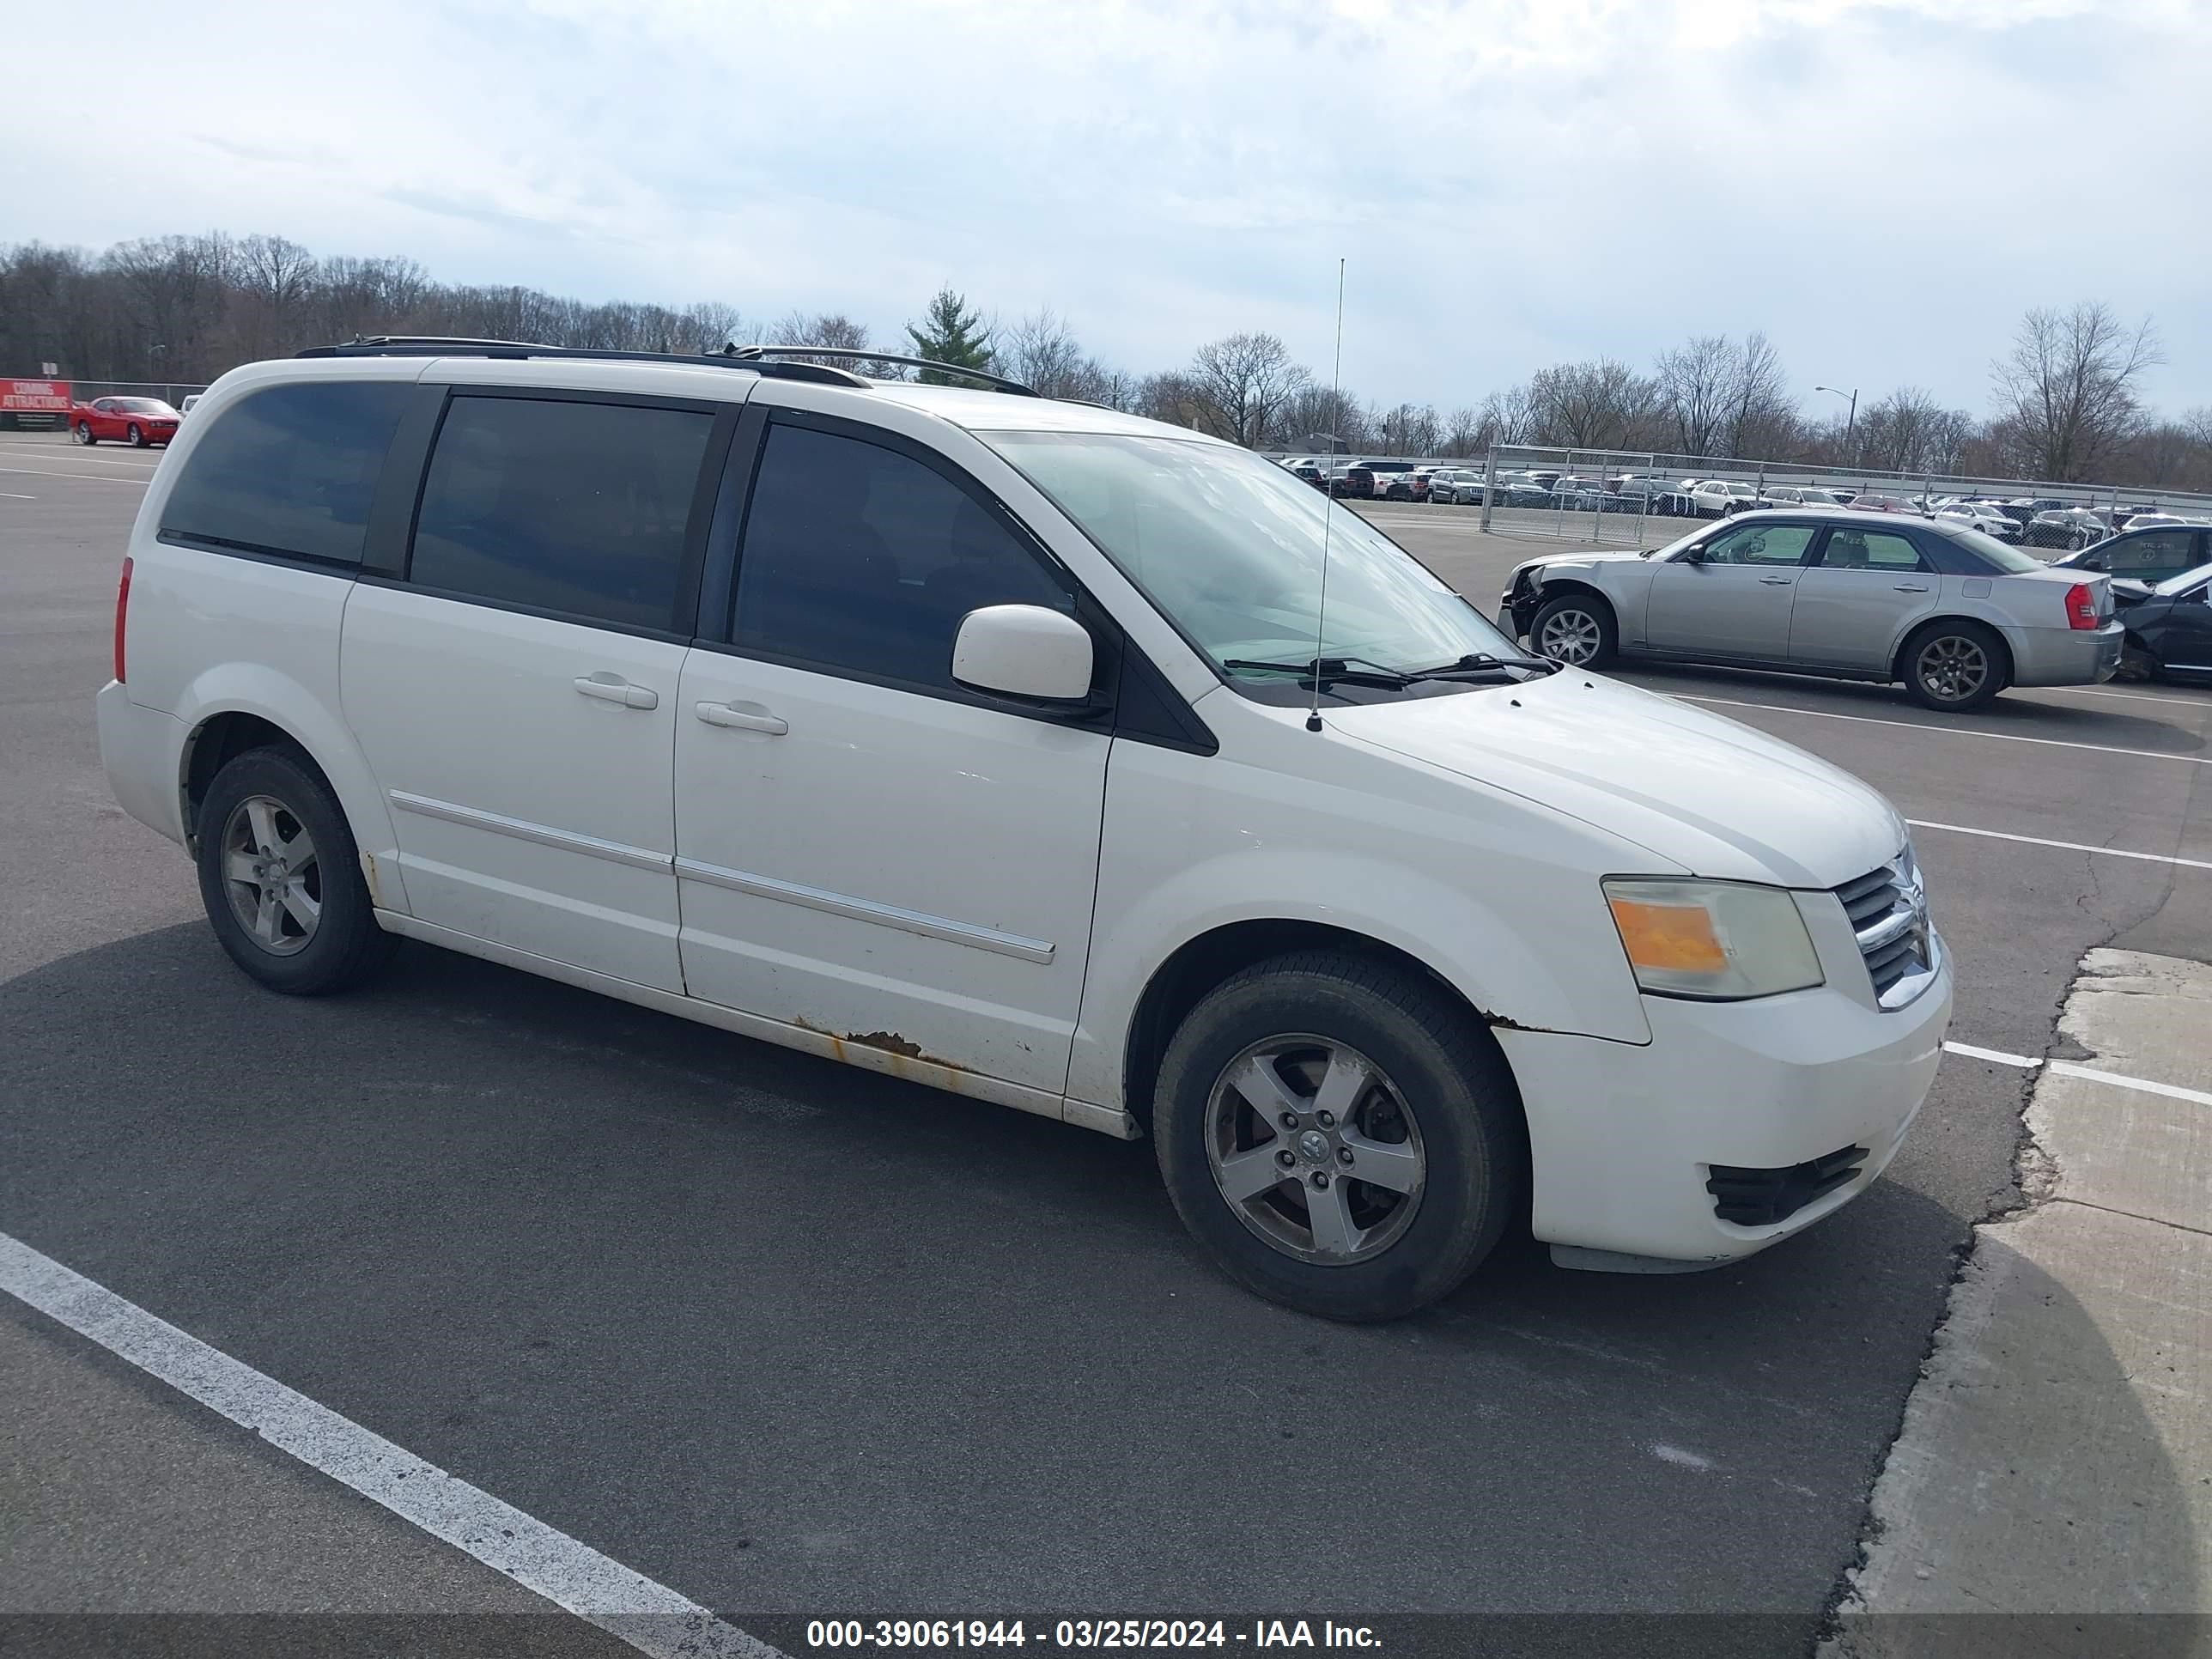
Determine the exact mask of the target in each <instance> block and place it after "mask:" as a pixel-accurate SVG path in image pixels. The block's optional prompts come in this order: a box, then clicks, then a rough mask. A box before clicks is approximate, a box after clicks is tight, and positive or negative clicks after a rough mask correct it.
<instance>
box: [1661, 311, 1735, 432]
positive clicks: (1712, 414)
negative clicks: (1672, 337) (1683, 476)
mask: <svg viewBox="0 0 2212 1659" xmlns="http://www.w3.org/2000/svg"><path fill="white" fill-rule="evenodd" d="M1740 369H1741V353H1740V352H1738V351H1737V349H1736V348H1735V343H1734V342H1733V341H1731V340H1730V339H1729V337H1727V336H1726V335H1725V334H1700V335H1697V336H1695V337H1692V339H1691V340H1690V341H1689V342H1688V343H1686V344H1684V345H1682V346H1680V347H1678V348H1677V349H1674V350H1673V351H1662V352H1661V353H1660V354H1659V363H1658V370H1659V374H1658V381H1659V397H1660V400H1661V402H1662V404H1664V405H1665V408H1666V410H1667V414H1668V418H1669V419H1670V420H1671V421H1672V422H1674V442H1675V445H1676V447H1677V448H1678V449H1679V450H1680V452H1681V453H1683V454H1685V455H1711V454H1714V453H1717V450H1718V447H1719V446H1720V443H1721V441H1722V440H1721V434H1722V432H1723V430H1725V429H1726V427H1727V423H1728V419H1729V410H1731V408H1732V407H1733V405H1734V404H1735V390H1736V386H1737V382H1738V380H1739V378H1740Z"/></svg>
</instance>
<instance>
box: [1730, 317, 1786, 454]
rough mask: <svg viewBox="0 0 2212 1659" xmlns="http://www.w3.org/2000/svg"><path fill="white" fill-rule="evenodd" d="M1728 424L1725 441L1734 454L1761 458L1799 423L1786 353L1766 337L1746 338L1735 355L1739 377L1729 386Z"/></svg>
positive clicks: (1761, 335) (1759, 335)
mask: <svg viewBox="0 0 2212 1659" xmlns="http://www.w3.org/2000/svg"><path fill="white" fill-rule="evenodd" d="M1727 416H1728V423H1727V426H1726V428H1725V429H1724V431H1723V442H1724V443H1725V445H1726V446H1727V451H1728V453H1729V454H1731V455H1759V454H1764V453H1766V447H1767V446H1770V445H1772V444H1773V440H1774V437H1775V435H1777V434H1778V432H1779V431H1780V430H1782V429H1786V428H1789V427H1794V426H1795V425H1796V405H1795V404H1793V403H1792V402H1791V400H1790V382H1789V379H1788V377H1787V376H1786V375H1784V374H1783V372H1782V354H1781V353H1780V352H1778V351H1777V350H1776V349H1774V343H1773V342H1772V341H1771V340H1769V339H1768V338H1767V337H1766V336H1765V335H1764V334H1761V333H1758V332H1753V333H1750V334H1747V335H1745V336H1744V339H1743V344H1742V346H1741V348H1740V349H1738V350H1737V352H1736V354H1735V380H1734V381H1733V383H1732V384H1731V385H1730V386H1729V404H1728V410H1727Z"/></svg>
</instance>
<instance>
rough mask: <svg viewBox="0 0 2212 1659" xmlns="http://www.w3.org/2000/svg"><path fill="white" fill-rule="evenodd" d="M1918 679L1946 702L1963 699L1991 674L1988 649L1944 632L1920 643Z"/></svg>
mask: <svg viewBox="0 0 2212 1659" xmlns="http://www.w3.org/2000/svg"><path fill="white" fill-rule="evenodd" d="M1919 671H1920V683H1921V684H1923V685H1924V686H1926V687H1927V688H1928V690H1929V691H1930V692H1931V693H1933V694H1934V695H1935V696H1937V697H1940V698H1942V700H1943V701H1944V702H1966V700H1967V699H1968V698H1970V697H1972V696H1973V695H1974V694H1975V693H1976V692H1977V691H1979V690H1981V689H1982V687H1983V686H1984V684H1986V683H1987V682H1988V680H1989V678H1990V658H1989V653H1987V652H1986V651H1984V650H1983V649H1982V647H1981V646H1980V645H1979V644H1978V643H1977V642H1976V641H1973V640H1971V639H1968V638H1966V636H1965V635H1960V634H1944V635H1938V636H1937V637H1936V638H1935V639H1932V640H1930V641H1928V643H1927V644H1926V645H1923V647H1920V664H1919Z"/></svg>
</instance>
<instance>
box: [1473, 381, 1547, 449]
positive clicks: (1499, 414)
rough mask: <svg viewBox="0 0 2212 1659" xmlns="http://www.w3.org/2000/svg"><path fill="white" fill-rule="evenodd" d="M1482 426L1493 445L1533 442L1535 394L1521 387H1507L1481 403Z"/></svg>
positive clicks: (1535, 415) (1525, 387) (1534, 431)
mask: <svg viewBox="0 0 2212 1659" xmlns="http://www.w3.org/2000/svg"><path fill="white" fill-rule="evenodd" d="M1481 418H1482V423H1483V424H1484V425H1485V426H1486V427H1488V428H1490V441H1491V442H1492V443H1494V444H1525V443H1534V441H1535V438H1536V419H1537V408H1536V398H1535V394H1534V392H1532V391H1530V390H1529V388H1528V387H1527V386H1508V387H1507V388H1506V389H1505V390H1504V391H1503V392H1492V393H1491V394H1490V395H1489V396H1488V397H1486V398H1484V399H1483V400H1482V411H1481Z"/></svg>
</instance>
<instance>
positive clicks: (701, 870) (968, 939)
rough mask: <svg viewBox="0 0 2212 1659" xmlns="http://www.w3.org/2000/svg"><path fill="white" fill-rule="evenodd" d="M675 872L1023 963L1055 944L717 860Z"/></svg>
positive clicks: (1039, 958)
mask: <svg viewBox="0 0 2212 1659" xmlns="http://www.w3.org/2000/svg"><path fill="white" fill-rule="evenodd" d="M676 873H677V874H678V875H679V876H682V877H685V878H688V879H690V880H692V881H703V882H706V883H708V884H710V885H713V886H715V887H726V888H728V889H729V890H731V891H732V892H733V893H750V895H752V896H754V897H755V898H768V899H781V900H782V901H783V902H785V903H787V904H803V905H805V907H806V908H808V909H810V910H823V911H826V912H828V913H829V915H833V916H844V917H847V918H848V919H849V920H851V921H872V922H875V923H877V924H878V925H879V926H882V927H896V928H900V929H902V931H904V932H906V933H920V934H921V935H922V936H923V937H925V938H927V939H946V940H949V941H950V942H951V943H952V944H954V945H973V946H974V947H975V949H976V950H978V951H996V952H997V953H998V954H999V955H1000V956H1002V957H1019V958H1021V960H1023V961H1024V962H1041V963H1050V962H1051V960H1052V957H1053V951H1054V946H1053V945H1051V944H1049V943H1048V942H1047V941H1046V940H1044V939H1024V938H1023V937H1022V935H1020V934H1019V933H1000V931H999V930H998V929H997V928H995V927H976V926H975V925H974V924H973V923H970V922H965V921H953V920H952V919H951V917H949V916H933V915H928V914H927V913H926V912H924V911H921V910H902V909H901V908H899V907H898V906H897V905H896V904H878V903H876V902H874V901H873V900H872V899H860V898H853V897H850V896H848V895H846V894H843V893H832V892H830V891H829V890H826V889H824V888H820V887H808V886H805V885H804V884H801V883H799V882H795V881H778V880H776V879H775V878H773V877H770V876H756V875H750V874H748V873H747V872H744V871H743V870H730V869H725V868H724V867H723V866H720V865H719V864H703V863H702V862H701V861H700V860H697V859H686V858H679V859H678V860H676Z"/></svg>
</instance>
